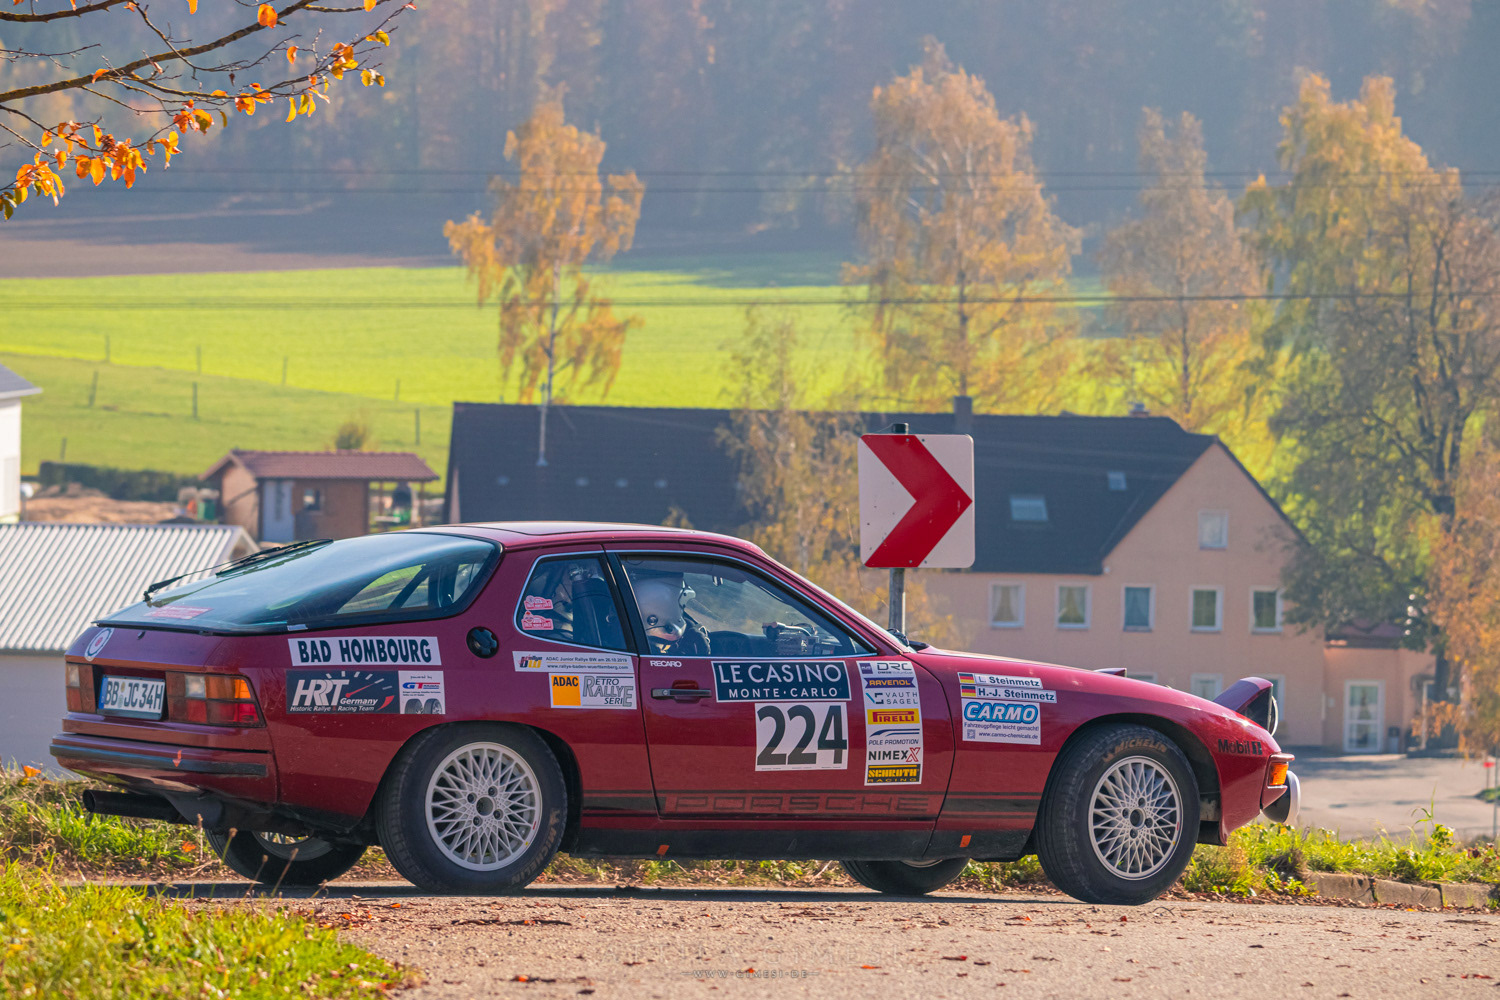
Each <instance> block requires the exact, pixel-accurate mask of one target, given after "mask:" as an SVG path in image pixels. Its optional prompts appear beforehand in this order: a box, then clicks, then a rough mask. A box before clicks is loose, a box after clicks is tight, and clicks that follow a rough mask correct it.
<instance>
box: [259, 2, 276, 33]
mask: <svg viewBox="0 0 1500 1000" xmlns="http://www.w3.org/2000/svg"><path fill="white" fill-rule="evenodd" d="M255 20H256V21H258V22H260V26H261V27H262V28H274V27H276V8H275V7H272V6H271V5H270V4H268V3H263V4H261V5H260V10H258V11H256V13H255Z"/></svg>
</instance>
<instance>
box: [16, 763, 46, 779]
mask: <svg viewBox="0 0 1500 1000" xmlns="http://www.w3.org/2000/svg"><path fill="white" fill-rule="evenodd" d="M21 773H22V774H24V775H25V776H26V777H28V778H35V777H36V776H37V775H39V774H41V773H42V769H41V768H39V767H32V766H31V765H30V764H27V765H25V766H24V767H22V768H21Z"/></svg>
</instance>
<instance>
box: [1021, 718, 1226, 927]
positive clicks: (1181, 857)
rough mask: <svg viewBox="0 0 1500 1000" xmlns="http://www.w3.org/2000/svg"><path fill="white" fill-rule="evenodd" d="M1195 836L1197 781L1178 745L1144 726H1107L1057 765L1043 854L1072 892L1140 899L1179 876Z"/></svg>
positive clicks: (1041, 818) (1095, 899)
mask: <svg viewBox="0 0 1500 1000" xmlns="http://www.w3.org/2000/svg"><path fill="white" fill-rule="evenodd" d="M1197 835H1198V781H1197V779H1196V778H1195V777H1194V776H1193V769H1192V768H1191V767H1189V766H1188V762H1187V758H1186V757H1184V756H1183V754H1182V751H1181V750H1180V749H1178V747H1177V744H1175V743H1173V742H1172V741H1171V740H1169V739H1167V738H1166V737H1165V736H1163V735H1162V734H1161V733H1159V732H1157V731H1156V730H1154V729H1147V728H1146V727H1144V726H1131V725H1114V726H1103V727H1101V728H1099V729H1095V730H1093V731H1092V732H1089V733H1086V734H1084V736H1083V737H1082V738H1080V739H1079V740H1078V741H1077V742H1076V743H1074V744H1073V745H1072V746H1070V747H1068V749H1067V750H1066V751H1065V752H1064V753H1063V754H1062V756H1060V757H1059V758H1058V760H1057V762H1056V763H1055V764H1054V765H1053V771H1052V778H1051V780H1050V781H1049V782H1048V783H1047V791H1046V793H1045V794H1044V795H1043V796H1042V805H1041V809H1040V811H1039V812H1038V814H1037V825H1036V846H1037V857H1038V858H1039V859H1040V860H1041V862H1042V869H1043V871H1045V872H1046V873H1047V877H1048V878H1049V879H1051V880H1052V884H1053V885H1055V886H1057V887H1058V888H1059V889H1061V890H1062V891H1063V892H1066V893H1067V894H1068V895H1070V896H1073V897H1076V898H1078V899H1081V900H1083V901H1084V902H1086V903H1101V904H1125V905H1139V904H1141V903H1148V902H1150V901H1151V900H1153V899H1155V898H1156V897H1157V896H1160V895H1161V894H1162V893H1163V892H1165V891H1166V890H1167V889H1169V888H1171V886H1172V884H1173V883H1174V882H1176V881H1177V877H1178V876H1179V875H1181V874H1182V870H1183V869H1184V868H1186V867H1187V863H1188V860H1189V859H1190V858H1191V857H1192V855H1193V845H1194V844H1195V843H1196V842H1197V839H1198V836H1197Z"/></svg>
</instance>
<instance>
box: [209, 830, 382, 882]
mask: <svg viewBox="0 0 1500 1000" xmlns="http://www.w3.org/2000/svg"><path fill="white" fill-rule="evenodd" d="M206 835H207V837H208V842H209V844H211V845H212V846H213V849H214V851H215V853H217V854H218V855H219V858H220V860H222V861H223V862H224V864H226V865H228V866H229V868H230V870H232V871H233V872H235V874H237V875H243V876H244V877H245V878H247V879H250V880H251V881H252V882H260V883H261V884H263V885H297V886H310V885H322V884H323V883H324V882H328V881H331V880H333V879H336V878H338V877H339V876H340V875H342V874H344V873H345V872H346V871H348V870H349V869H351V868H353V867H354V866H355V865H356V864H358V863H359V859H360V858H362V857H364V854H365V845H364V844H341V843H335V842H333V841H328V840H321V839H319V838H317V837H287V836H283V835H282V834H279V833H255V832H252V831H249V830H238V831H236V832H235V834H234V836H233V837H231V836H229V835H228V834H224V833H214V832H212V831H208V832H207V834H206Z"/></svg>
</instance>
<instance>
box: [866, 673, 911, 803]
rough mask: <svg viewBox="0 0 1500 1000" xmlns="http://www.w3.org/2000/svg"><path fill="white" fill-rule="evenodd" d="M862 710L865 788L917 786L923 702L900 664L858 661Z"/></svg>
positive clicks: (908, 674) (909, 676) (909, 674)
mask: <svg viewBox="0 0 1500 1000" xmlns="http://www.w3.org/2000/svg"><path fill="white" fill-rule="evenodd" d="M859 686H860V690H861V692H862V693H863V697H864V708H865V784H866V785H916V784H920V783H921V781H922V699H921V692H920V690H919V689H918V687H917V671H916V668H915V667H913V666H912V665H911V664H910V663H907V662H906V661H905V660H860V661H859Z"/></svg>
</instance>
